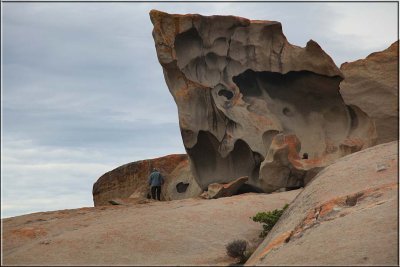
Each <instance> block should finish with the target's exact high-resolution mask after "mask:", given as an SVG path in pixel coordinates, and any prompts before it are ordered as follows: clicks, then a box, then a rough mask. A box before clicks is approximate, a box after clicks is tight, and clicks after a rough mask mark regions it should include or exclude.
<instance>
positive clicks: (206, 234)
mask: <svg viewBox="0 0 400 267" xmlns="http://www.w3.org/2000/svg"><path fill="white" fill-rule="evenodd" d="M298 193H299V190H296V191H289V192H283V193H275V194H269V195H267V194H255V193H248V194H243V195H237V196H233V197H226V198H220V199H212V200H205V199H200V198H197V199H185V200H175V201H162V202H151V203H146V204H140V205H126V206H125V205H122V206H103V207H95V208H81V209H74V210H60V211H53V212H42V213H34V214H28V215H23V216H18V217H13V218H8V219H4V220H2V221H3V248H2V249H3V264H6V265H32V264H34V265H121V264H122V265H140V266H143V265H201V264H203V265H228V264H230V263H233V262H234V261H235V260H233V259H232V258H230V257H228V256H227V255H226V250H225V246H226V244H228V243H229V242H231V241H233V240H234V239H245V240H248V241H249V242H250V246H252V247H256V246H257V245H258V244H259V243H260V242H261V241H262V240H260V239H259V237H258V235H259V233H260V232H261V230H262V227H261V225H260V224H259V223H255V222H253V221H252V220H251V219H250V217H251V216H253V215H255V214H256V213H257V212H259V211H267V210H273V209H278V208H282V206H283V205H285V204H286V203H290V202H291V201H292V200H293V199H294V198H295V197H296V195H297V194H298Z"/></svg>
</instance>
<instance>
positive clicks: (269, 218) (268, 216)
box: [252, 204, 289, 237]
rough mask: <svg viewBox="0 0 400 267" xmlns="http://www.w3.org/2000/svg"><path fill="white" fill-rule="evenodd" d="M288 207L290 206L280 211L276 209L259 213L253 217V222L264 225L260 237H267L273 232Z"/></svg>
mask: <svg viewBox="0 0 400 267" xmlns="http://www.w3.org/2000/svg"><path fill="white" fill-rule="evenodd" d="M287 207H289V204H286V205H285V206H283V208H282V209H280V210H278V209H276V210H273V211H268V212H259V213H257V214H256V216H253V217H252V219H253V221H255V222H259V223H263V231H262V232H261V234H260V237H265V236H266V235H267V234H268V233H269V231H271V229H272V227H274V225H275V224H276V222H277V221H278V220H279V218H280V217H281V216H282V214H283V212H284V211H285V210H286V209H287Z"/></svg>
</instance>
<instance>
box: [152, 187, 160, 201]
mask: <svg viewBox="0 0 400 267" xmlns="http://www.w3.org/2000/svg"><path fill="white" fill-rule="evenodd" d="M156 197H157V198H156ZM151 198H152V199H158V200H160V199H161V186H152V187H151Z"/></svg>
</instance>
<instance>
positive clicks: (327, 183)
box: [246, 142, 399, 266]
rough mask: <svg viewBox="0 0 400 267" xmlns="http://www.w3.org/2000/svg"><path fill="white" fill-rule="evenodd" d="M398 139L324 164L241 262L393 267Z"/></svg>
mask: <svg viewBox="0 0 400 267" xmlns="http://www.w3.org/2000/svg"><path fill="white" fill-rule="evenodd" d="M398 187H399V184H398V142H391V143H387V144H383V145H379V146H374V147H372V148H368V149H366V150H363V151H360V152H357V153H354V154H352V155H349V156H346V157H344V158H341V159H339V160H338V161H337V162H335V163H334V164H332V165H330V166H328V167H326V168H325V169H324V170H323V171H322V172H320V173H319V174H318V175H317V176H316V177H315V178H314V180H313V181H312V182H311V183H309V184H308V185H307V186H306V187H305V189H304V190H303V191H302V192H301V193H300V194H299V195H298V196H297V198H296V199H295V200H294V201H293V203H292V204H290V206H289V208H288V209H287V210H286V211H285V212H284V214H283V215H282V217H281V218H280V220H279V222H278V223H277V224H276V225H275V226H274V228H273V229H272V230H271V232H270V233H269V234H268V236H267V237H266V239H265V240H264V241H263V243H262V244H261V245H260V246H259V247H258V249H257V250H256V251H255V252H254V254H253V255H252V256H251V258H250V259H249V260H248V261H247V262H246V265H251V266H253V265H262V266H266V265H267V266H268V265H281V266H290V265H305V266H325V265H328V266H329V265H330V266H332V265H366V266H372V265H377V266H385V265H393V266H394V265H397V264H398V261H399V258H398V256H399V254H398V249H399V247H398V244H399V240H398V234H399V233H398V225H399V217H398V214H399V207H398Z"/></svg>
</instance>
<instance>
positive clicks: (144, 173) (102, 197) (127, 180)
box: [93, 155, 202, 206]
mask: <svg viewBox="0 0 400 267" xmlns="http://www.w3.org/2000/svg"><path fill="white" fill-rule="evenodd" d="M153 168H157V169H158V170H159V171H160V172H161V174H162V175H163V176H164V178H165V184H164V185H163V186H162V190H161V193H162V196H161V198H162V200H172V199H182V198H190V197H194V196H198V195H200V193H201V192H202V191H201V189H200V188H199V186H198V185H197V183H196V181H195V180H194V179H193V175H192V174H191V172H190V165H189V162H188V159H187V156H186V155H168V156H165V157H161V158H156V159H150V160H142V161H137V162H132V163H129V164H125V165H123V166H120V167H118V168H116V169H114V170H112V171H109V172H107V173H105V174H104V175H102V176H101V177H100V178H99V179H98V180H97V182H96V183H95V184H94V185H93V202H94V205H95V206H100V205H110V203H109V201H110V200H112V199H116V198H135V199H138V200H140V199H145V198H146V197H147V194H148V192H149V186H148V176H149V174H150V172H151V170H152V169H153ZM182 185H183V186H182Z"/></svg>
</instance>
